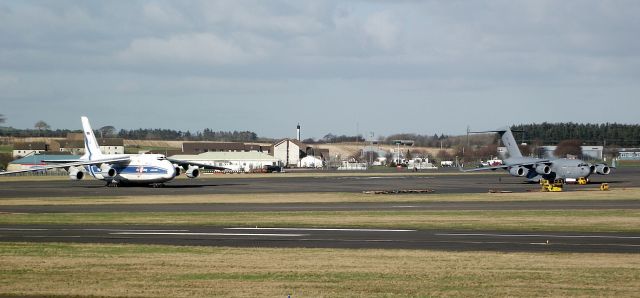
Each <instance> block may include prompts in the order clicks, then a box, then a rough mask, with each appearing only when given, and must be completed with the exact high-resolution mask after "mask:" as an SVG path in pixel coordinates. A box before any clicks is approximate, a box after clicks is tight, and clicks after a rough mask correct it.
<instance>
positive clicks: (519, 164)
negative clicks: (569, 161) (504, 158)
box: [460, 159, 552, 172]
mask: <svg viewBox="0 0 640 298" xmlns="http://www.w3.org/2000/svg"><path fill="white" fill-rule="evenodd" d="M539 164H545V165H551V164H552V161H551V160H548V159H540V160H535V161H525V162H516V163H506V164H503V165H499V166H495V167H482V168H473V169H468V170H463V169H462V168H460V170H461V171H462V172H478V171H488V170H498V169H507V168H510V167H525V168H529V167H531V166H534V165H539Z"/></svg>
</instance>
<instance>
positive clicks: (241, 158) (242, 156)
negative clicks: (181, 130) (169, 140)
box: [170, 152, 280, 172]
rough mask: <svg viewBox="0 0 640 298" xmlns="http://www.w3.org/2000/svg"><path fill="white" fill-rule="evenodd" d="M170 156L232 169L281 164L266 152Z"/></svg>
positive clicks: (246, 169) (249, 169) (241, 170)
mask: <svg viewBox="0 0 640 298" xmlns="http://www.w3.org/2000/svg"><path fill="white" fill-rule="evenodd" d="M170 158H175V159H180V160H185V161H190V162H195V163H202V164H207V165H212V166H218V167H225V168H228V169H230V170H231V171H240V172H251V171H253V170H258V169H264V167H265V166H277V165H280V161H279V160H278V159H276V158H275V157H273V156H271V155H269V154H267V153H264V152H205V153H200V154H195V155H193V154H180V155H173V156H171V157H170Z"/></svg>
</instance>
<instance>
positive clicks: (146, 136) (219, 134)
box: [0, 127, 272, 142]
mask: <svg viewBox="0 0 640 298" xmlns="http://www.w3.org/2000/svg"><path fill="white" fill-rule="evenodd" d="M81 132H82V131H81V130H69V129H56V130H50V129H45V130H38V129H16V128H12V127H0V137H20V138H29V137H46V138H64V137H66V136H67V134H68V133H81ZM95 134H96V136H98V137H105V138H106V137H109V138H114V137H117V138H123V139H130V140H166V141H172V140H175V141H220V142H260V141H272V140H271V139H260V138H258V135H257V134H256V133H255V132H252V131H213V130H211V129H209V128H205V129H204V130H203V131H197V132H193V133H192V132H190V131H184V132H183V131H179V130H172V129H148V128H147V129H121V130H120V131H118V132H117V133H115V132H113V131H101V130H99V129H98V130H95Z"/></svg>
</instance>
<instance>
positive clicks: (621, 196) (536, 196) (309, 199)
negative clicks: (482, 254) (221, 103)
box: [0, 188, 640, 206]
mask: <svg viewBox="0 0 640 298" xmlns="http://www.w3.org/2000/svg"><path fill="white" fill-rule="evenodd" d="M589 190H593V189H589ZM540 200H640V189H638V188H627V189H614V190H611V191H606V192H604V191H595V190H594V191H588V190H582V191H571V192H562V193H541V192H526V193H496V194H490V193H478V194H437V193H431V194H406V195H367V194H360V193H290V194H283V193H264V194H260V193H258V194H207V195H180V196H176V195H148V196H113V197H110V196H92V197H58V198H55V197H54V198H16V199H2V200H0V206H10V205H102V204H196V203H198V204H200V203H262V204H273V203H340V202H404V203H407V202H438V201H457V202H465V201H540Z"/></svg>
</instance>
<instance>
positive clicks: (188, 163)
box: [167, 158, 230, 171]
mask: <svg viewBox="0 0 640 298" xmlns="http://www.w3.org/2000/svg"><path fill="white" fill-rule="evenodd" d="M167 160H168V161H170V162H172V163H174V164H177V165H179V166H181V167H183V168H188V167H189V166H197V167H200V168H203V169H209V170H218V171H226V170H230V169H229V168H225V167H218V166H212V165H208V164H203V163H199V162H192V161H187V160H180V159H173V158H167Z"/></svg>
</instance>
